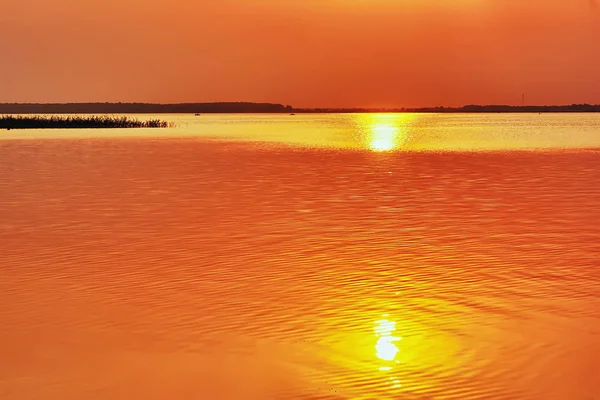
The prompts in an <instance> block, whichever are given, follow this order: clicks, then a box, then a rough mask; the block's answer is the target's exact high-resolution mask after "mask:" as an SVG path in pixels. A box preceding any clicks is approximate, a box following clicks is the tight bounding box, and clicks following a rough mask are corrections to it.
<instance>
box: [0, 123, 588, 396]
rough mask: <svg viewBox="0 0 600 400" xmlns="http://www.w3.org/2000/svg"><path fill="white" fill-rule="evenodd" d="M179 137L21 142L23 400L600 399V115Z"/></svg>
mask: <svg viewBox="0 0 600 400" xmlns="http://www.w3.org/2000/svg"><path fill="white" fill-rule="evenodd" d="M163 118H164V119H167V120H172V121H174V122H176V123H177V124H178V126H177V128H173V129H167V130H157V131H145V130H139V131H138V130H133V131H121V130H116V131H102V130H98V131H10V134H9V133H6V132H0V137H1V139H2V140H0V398H2V399H11V400H12V399H52V400H54V399H56V400H58V399H60V400H71V399H73V400H74V399H111V400H113V399H137V398H139V399H171V398H172V399H596V398H599V397H598V396H600V261H599V255H600V228H599V226H600V211H599V210H598V205H599V204H600V171H599V168H598V167H599V166H600V152H599V149H600V117H599V116H594V115H537V114H532V115H504V114H502V115H411V116H407V115H309V116H303V115H300V116H264V115H263V116H256V115H255V116H243V115H242V116H232V115H229V116H227V115H221V116H201V117H196V118H194V117H189V116H165V117H163ZM119 136H120V137H119ZM491 150H493V151H491Z"/></svg>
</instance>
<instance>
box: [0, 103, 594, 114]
mask: <svg viewBox="0 0 600 400" xmlns="http://www.w3.org/2000/svg"><path fill="white" fill-rule="evenodd" d="M583 112H585V113H589V112H600V105H592V104H571V105H560V106H508V105H466V106H463V107H419V108H294V107H292V106H290V105H283V104H273V103H248V102H229V103H180V104H153V103H60V104H59V103H0V115H7V114H200V115H201V114H236V113H240V114H241V113H243V114H250V113H268V114H284V113H288V114H292V113H294V114H314V113H332V114H333V113H583Z"/></svg>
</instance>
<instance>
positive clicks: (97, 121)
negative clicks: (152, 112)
mask: <svg viewBox="0 0 600 400" xmlns="http://www.w3.org/2000/svg"><path fill="white" fill-rule="evenodd" d="M172 126H173V124H172V123H169V122H166V121H162V120H159V119H150V120H146V121H140V120H137V119H134V118H130V117H126V116H123V117H121V116H107V115H99V116H98V115H95V116H79V115H78V116H66V117H63V116H56V115H53V116H39V115H36V116H24V115H18V116H12V115H2V116H0V129H74V128H88V129H94V128H168V127H172Z"/></svg>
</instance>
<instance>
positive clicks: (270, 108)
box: [0, 103, 292, 114]
mask: <svg viewBox="0 0 600 400" xmlns="http://www.w3.org/2000/svg"><path fill="white" fill-rule="evenodd" d="M291 111H292V107H291V106H284V105H282V104H270V103H182V104H150V103H67V104H41V103H40V104H38V103H1V104H0V114H195V113H283V112H291Z"/></svg>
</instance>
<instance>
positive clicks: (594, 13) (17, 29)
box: [0, 0, 600, 107]
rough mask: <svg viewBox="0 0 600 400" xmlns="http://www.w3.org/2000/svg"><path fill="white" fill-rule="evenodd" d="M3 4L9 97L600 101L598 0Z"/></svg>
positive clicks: (307, 102) (2, 91) (372, 102)
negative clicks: (524, 95)
mask: <svg viewBox="0 0 600 400" xmlns="http://www.w3.org/2000/svg"><path fill="white" fill-rule="evenodd" d="M0 2H1V3H2V5H1V7H0V9H1V14H2V22H1V25H0V39H1V40H0V45H1V47H0V54H1V56H0V61H1V62H0V102H72V101H73V102H74V101H123V102H126V101H143V102H163V103H164V102H196V101H198V102H202V101H267V102H277V103H286V104H292V105H294V106H298V107H302V106H323V107H345V106H364V107H371V106H383V107H388V106H398V107H402V106H427V105H447V106H449V105H462V104H465V103H485V104H490V103H503V104H506V103H508V104H519V103H520V101H521V93H523V92H524V93H526V101H527V103H529V104H532V103H536V104H571V103H583V102H588V103H600V5H597V2H596V1H592V0H0Z"/></svg>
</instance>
